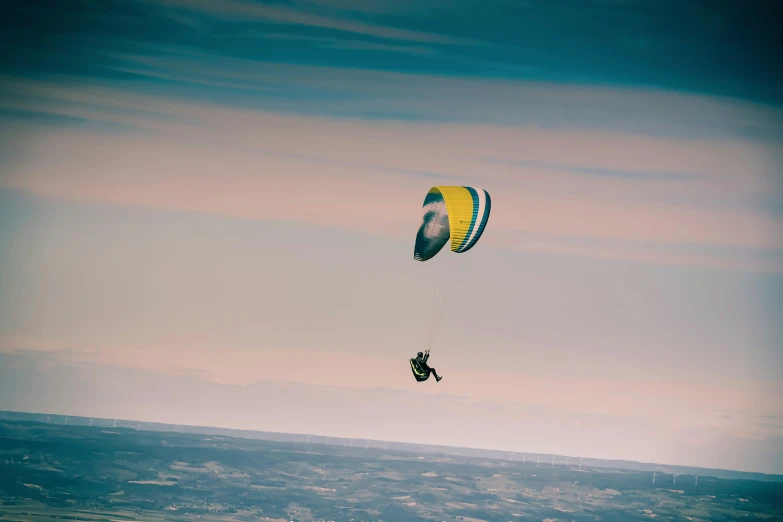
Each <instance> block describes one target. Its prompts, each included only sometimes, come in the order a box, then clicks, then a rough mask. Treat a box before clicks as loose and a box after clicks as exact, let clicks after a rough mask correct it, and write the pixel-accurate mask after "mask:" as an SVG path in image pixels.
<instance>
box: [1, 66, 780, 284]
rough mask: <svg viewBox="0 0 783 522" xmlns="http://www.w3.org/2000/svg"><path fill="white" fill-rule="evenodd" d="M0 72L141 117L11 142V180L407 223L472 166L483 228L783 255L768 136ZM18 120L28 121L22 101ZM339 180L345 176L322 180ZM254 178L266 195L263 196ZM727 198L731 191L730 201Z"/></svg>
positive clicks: (37, 89) (345, 220) (599, 251)
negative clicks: (251, 102) (185, 95)
mask: <svg viewBox="0 0 783 522" xmlns="http://www.w3.org/2000/svg"><path fill="white" fill-rule="evenodd" d="M335 85H336V84H335ZM522 88H524V87H522ZM4 89H5V94H6V95H5V96H3V101H2V102H0V107H5V108H7V109H14V110H25V111H34V112H37V113H48V114H55V115H59V116H65V117H71V118H80V119H85V120H97V121H102V122H106V123H111V124H113V125H124V126H129V127H135V128H137V129H138V131H139V132H136V133H131V134H127V133H126V134H120V135H114V134H96V133H95V132H94V131H89V130H83V131H76V130H75V129H74V128H72V127H70V128H61V129H60V130H57V128H49V129H48V130H46V131H45V132H42V133H40V134H39V135H38V136H37V137H36V139H35V140H25V141H23V142H21V143H17V144H16V145H15V154H16V155H17V158H21V157H24V158H25V159H24V160H23V161H21V162H20V161H17V162H16V164H15V165H13V166H9V167H10V168H8V169H6V173H5V174H4V175H3V176H2V178H0V183H2V185H3V186H5V187H7V188H13V189H17V190H24V191H29V192H33V193H37V194H41V195H45V196H49V197H58V198H69V199H76V200H81V201H97V202H111V203H116V204H127V205H139V206H153V207H157V208H174V209H179V210H189V211H197V212H208V213H216V214H227V215H234V216H243V217H251V218H254V219H262V220H264V219H272V220H281V219H282V220H295V221H301V222H307V223H318V224H320V225H321V226H338V227H348V228H350V229H354V230H363V231H365V232H370V233H381V234H388V235H390V236H391V237H407V236H408V235H409V234H410V229H411V228H412V227H414V226H415V219H417V217H416V216H417V215H418V211H417V210H415V207H417V205H419V204H420V201H419V200H420V199H421V197H422V196H421V194H422V191H423V190H426V188H427V187H428V184H430V183H431V184H436V183H451V184H454V183H457V184H464V183H468V182H470V183H471V184H478V185H483V186H485V187H486V188H487V189H488V190H490V191H491V193H493V195H494V197H495V198H496V201H497V202H498V203H499V204H498V205H496V209H495V211H494V213H493V226H492V230H491V231H488V232H487V237H486V238H485V244H492V243H494V244H497V245H499V246H500V245H502V246H506V247H507V246H510V245H515V244H516V245H517V246H521V247H524V248H533V249H544V250H554V251H560V252H564V253H582V254H584V255H590V256H597V257H607V256H608V257H621V258H625V259H640V260H642V259H646V260H650V261H654V262H666V263H671V262H675V263H678V262H679V263H683V264H688V265H693V264H695V265H698V264H703V263H707V264H709V265H711V266H712V265H716V264H717V265H718V266H721V265H722V266H728V267H734V268H738V267H739V268H742V267H745V268H750V269H754V270H773V271H776V270H780V266H781V265H780V263H781V255H780V252H779V250H780V249H782V248H783V243H781V239H780V238H783V222H782V221H781V220H782V219H783V218H781V216H780V215H777V214H775V213H774V212H771V211H770V210H769V209H765V208H758V207H756V206H754V202H755V201H757V199H758V198H759V197H760V195H762V194H769V193H774V192H775V191H780V190H781V186H780V185H779V184H777V179H776V177H775V176H776V173H777V172H778V170H777V169H778V164H777V163H776V161H775V158H774V155H772V154H771V153H770V152H769V151H768V147H766V146H765V145H764V144H755V143H752V142H750V143H749V142H745V141H738V140H715V139H700V140H688V141H684V140H676V139H671V138H660V137H649V136H648V137H646V136H633V135H627V134H621V133H614V132H607V131H587V130H582V129H578V128H577V129H573V130H567V131H566V130H559V131H551V130H546V129H538V128H535V127H524V126H515V127H509V126H499V125H486V124H470V123H466V124H450V125H442V124H437V123H425V122H400V121H363V120H357V119H333V118H329V117H316V116H306V115H301V116H295V115H286V114H281V113H274V112H269V111H265V110H248V109H246V108H239V107H230V106H221V105H215V104H205V103H197V102H195V101H183V100H176V101H175V100H172V99H170V98H169V97H168V96H166V95H163V94H156V95H152V94H142V93H129V92H126V91H124V90H122V89H119V88H117V87H112V86H101V85H94V84H83V83H73V82H64V83H54V82H42V81H30V80H21V79H14V78H6V81H5V82H4ZM569 92H570V93H571V94H574V93H575V92H577V91H574V90H573V89H570V88H569ZM554 96H555V98H556V97H557V94H556V93H555V94H554ZM599 96H603V94H601V93H599ZM15 128H17V129H20V128H25V123H24V119H21V120H17V123H16V127H15ZM390 144H394V146H393V147H390ZM141 150H143V151H144V154H143V155H141V156H140V155H139V154H138V151H141ZM85 151H89V152H85ZM566 151H567V154H565V152H566ZM85 154H88V156H85ZM86 158H89V160H88V161H85V159H86ZM487 158H491V159H492V161H491V162H488V161H486V160H487ZM640 167H641V168H640ZM158 172H166V176H165V177H163V176H159V175H158V174H157V173H158ZM263 172H275V173H277V175H276V176H275V177H274V178H271V177H268V176H263V175H262V173H263ZM218 173H219V174H218ZM401 176H402V177H401ZM335 182H339V183H340V184H341V190H340V191H339V193H334V191H333V190H331V188H330V187H333V186H334V184H335ZM303 184H305V185H303ZM303 186H306V187H307V190H306V191H303V190H302V187H303ZM221 187H222V188H221ZM260 192H267V193H269V192H273V193H275V194H276V195H277V198H276V200H275V201H274V202H270V203H268V204H267V205H264V206H263V207H259V206H258V205H257V204H256V196H255V195H257V194H259V193H260ZM322 193H332V195H331V196H330V197H329V198H326V199H324V198H322V197H321V196H320V194H322ZM221 194H222V195H221ZM727 201H733V202H734V203H735V205H734V207H729V208H724V206H725V202H727ZM741 201H745V202H746V203H745V206H744V208H743V207H742V206H741V205H740V206H737V203H738V202H741ZM371 209H376V211H372V210H371ZM357 215H362V216H365V217H364V218H363V219H362V220H356V219H355V217H354V216H357ZM584 216H590V218H589V219H585V218H584ZM357 227H358V228H357ZM678 245H680V246H678ZM685 245H690V246H688V248H686V249H683V248H682V246H685ZM713 247H725V248H733V249H735V250H736V249H746V251H744V252H742V251H735V252H733V253H732V252H731V251H730V250H726V249H725V248H724V250H722V251H721V250H716V249H715V248H713ZM709 248H712V250H710V249H709Z"/></svg>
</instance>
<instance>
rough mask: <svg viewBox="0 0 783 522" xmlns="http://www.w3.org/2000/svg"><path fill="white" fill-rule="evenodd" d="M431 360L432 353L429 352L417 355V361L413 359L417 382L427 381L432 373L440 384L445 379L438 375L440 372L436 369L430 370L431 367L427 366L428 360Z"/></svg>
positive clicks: (412, 363)
mask: <svg viewBox="0 0 783 522" xmlns="http://www.w3.org/2000/svg"><path fill="white" fill-rule="evenodd" d="M429 358H430V351H429V350H427V351H426V352H425V353H421V352H419V353H417V354H416V358H415V359H411V367H412V369H413V373H414V376H415V377H416V380H417V381H419V382H421V381H426V380H427V379H428V378H429V376H430V373H432V375H434V376H435V380H436V381H438V382H440V380H441V379H442V378H443V376H442V375H438V372H436V371H435V368H430V366H429V365H428V364H427V359H429Z"/></svg>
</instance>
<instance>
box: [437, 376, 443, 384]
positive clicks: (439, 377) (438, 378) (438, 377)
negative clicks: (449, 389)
mask: <svg viewBox="0 0 783 522" xmlns="http://www.w3.org/2000/svg"><path fill="white" fill-rule="evenodd" d="M442 378H443V376H442V375H436V376H435V382H440V380H441V379H442Z"/></svg>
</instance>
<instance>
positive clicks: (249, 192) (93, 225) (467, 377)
mask: <svg viewBox="0 0 783 522" xmlns="http://www.w3.org/2000/svg"><path fill="white" fill-rule="evenodd" d="M1 8H2V10H3V12H4V15H3V16H0V134H2V136H0V137H1V138H2V139H0V409H7V410H17V411H38V412H47V413H58V414H66V415H84V416H94V417H109V418H128V419H138V420H141V421H149V422H167V423H188V424H199V425H210V426H224V427H231V428H242V429H258V430H267V431H291V432H300V433H313V434H320V435H328V436H335V437H355V438H376V439H381V440H383V439H389V440H399V441H406V442H420V443H427V444H454V445H463V446H471V447H482V448H493V449H504V450H508V451H514V452H517V453H520V454H521V453H524V452H525V451H529V452H541V453H556V454H558V455H572V456H583V457H596V458H618V459H629V460H639V461H645V462H659V463H666V464H681V465H692V466H704V467H712V468H729V469H737V470H747V471H761V472H768V473H783V379H781V376H782V375H783V321H781V320H780V318H781V317H783V90H781V89H780V84H781V80H783V72H782V71H781V66H780V64H779V63H776V60H775V59H774V57H775V56H777V55H779V54H780V50H781V35H780V32H779V31H778V30H777V28H776V27H775V25H774V24H773V23H772V20H774V19H775V17H776V16H779V15H780V14H781V12H780V11H781V8H780V4H779V3H778V4H777V5H775V4H774V2H761V1H749V2H742V3H739V2H736V3H735V2H721V1H693V0H688V1H684V0H682V1H677V2H674V1H661V0H656V1H652V0H601V1H599V0H594V1H588V0H584V1H570V0H562V1H558V2H549V1H533V0H530V1H511V0H494V1H493V0H486V1H478V0H476V1H474V0H448V1H446V0H434V1H429V2H422V1H415V2H414V1H409V0H394V1H392V0H363V1H361V2H359V1H356V0H311V1H297V0H291V1H270V2H252V1H245V0H226V1H222V2H218V1H209V0H140V1H133V2H121V3H117V2H109V1H75V2H55V1H30V0H28V1H21V0H20V1H17V0H11V1H9V2H4V3H3V5H2V7H1ZM439 184H443V185H470V186H477V187H481V188H484V189H486V190H487V191H488V192H489V193H490V195H491V197H492V214H491V216H490V218H489V223H488V225H487V228H486V230H485V232H484V234H483V236H482V238H481V240H480V241H479V243H478V244H477V245H476V247H474V248H473V249H472V250H470V251H469V252H466V253H463V254H453V253H451V252H448V251H443V252H441V254H439V255H438V256H436V257H435V258H433V259H432V260H430V261H427V262H425V263H421V262H417V261H414V260H413V244H414V239H415V234H416V230H417V227H418V225H419V219H420V209H421V205H422V202H423V200H424V196H425V194H426V193H427V191H428V190H429V188H430V187H431V186H433V185H439ZM436 289H437V294H435V291H436ZM434 295H437V300H436V306H435V310H436V311H437V313H435V314H433V297H434ZM430 335H432V336H433V337H432V338H433V341H432V345H431V350H432V357H431V359H430V362H431V364H432V366H433V367H435V368H436V369H437V371H438V373H439V374H442V375H443V376H444V379H443V380H442V381H441V382H439V383H435V382H432V381H427V382H424V383H417V382H416V381H415V380H414V379H413V376H412V375H411V373H410V368H409V365H408V361H407V359H408V358H409V357H412V356H414V355H415V353H416V352H417V351H420V350H423V349H425V348H427V346H429V344H428V342H429V339H430Z"/></svg>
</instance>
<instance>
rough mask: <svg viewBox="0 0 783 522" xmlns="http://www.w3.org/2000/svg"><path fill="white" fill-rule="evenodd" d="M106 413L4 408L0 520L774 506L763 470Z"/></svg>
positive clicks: (589, 513) (377, 516)
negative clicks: (145, 423)
mask: <svg viewBox="0 0 783 522" xmlns="http://www.w3.org/2000/svg"><path fill="white" fill-rule="evenodd" d="M58 419H60V417H58ZM50 420H51V419H50ZM62 420H63V421H64V418H62ZM69 421H70V419H69ZM80 422H81V419H80ZM87 423H88V424H89V419H87ZM107 423H110V424H114V422H113V421H106V420H102V421H100V424H101V425H94V426H88V425H74V424H69V425H65V424H54V423H49V424H47V423H41V422H30V421H18V420H1V421H0V503H1V504H2V505H0V520H43V519H46V520H52V519H70V520H153V519H156V520H161V519H167V520H172V519H174V520H192V519H202V520H231V519H233V520H258V519H261V520H263V519H272V520H303V521H304V520H383V521H391V520H398V521H402V520H464V521H476V520H486V521H507V520H521V519H527V520H640V519H647V518H648V517H649V518H670V519H673V520H749V519H752V520H755V519H766V520H781V519H783V483H781V482H776V481H772V480H768V481H757V480H740V479H720V478H716V477H706V476H699V478H698V482H697V480H696V478H695V477H694V476H678V477H677V480H676V484H675V481H674V478H673V477H672V476H671V475H658V476H657V477H656V481H655V483H653V481H652V473H650V472H647V471H643V472H640V471H632V470H620V469H608V468H596V467H592V466H588V465H585V462H583V464H582V469H581V470H580V469H579V466H578V464H577V465H576V466H574V465H572V464H569V467H566V466H564V465H562V464H558V463H557V462H556V465H554V466H553V465H552V464H551V462H544V459H542V462H541V463H540V464H537V463H535V462H530V461H528V462H521V461H518V460H511V461H510V460H508V459H496V458H495V459H492V458H481V457H467V456H454V455H443V454H435V453H430V454H423V453H416V452H412V451H404V450H401V449H396V448H395V449H392V448H390V447H388V446H387V449H385V450H384V449H383V447H378V443H377V442H376V443H374V445H369V443H368V442H367V441H353V446H352V447H351V446H348V444H347V441H342V440H340V441H337V443H334V442H332V441H330V443H329V445H327V444H325V439H319V441H318V442H315V441H314V438H313V437H311V440H310V443H307V442H306V439H305V441H303V442H286V441H270V440H258V439H250V438H237V437H227V436H221V435H209V434H196V433H181V432H173V431H168V432H165V431H150V430H137V429H135V427H136V426H138V423H137V425H136V426H134V427H133V428H131V427H129V426H128V424H129V423H128V422H125V424H124V425H123V426H117V427H112V426H106V424H107ZM118 424H119V423H118ZM381 445H382V442H381ZM368 446H369V447H368Z"/></svg>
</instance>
